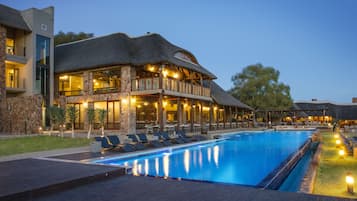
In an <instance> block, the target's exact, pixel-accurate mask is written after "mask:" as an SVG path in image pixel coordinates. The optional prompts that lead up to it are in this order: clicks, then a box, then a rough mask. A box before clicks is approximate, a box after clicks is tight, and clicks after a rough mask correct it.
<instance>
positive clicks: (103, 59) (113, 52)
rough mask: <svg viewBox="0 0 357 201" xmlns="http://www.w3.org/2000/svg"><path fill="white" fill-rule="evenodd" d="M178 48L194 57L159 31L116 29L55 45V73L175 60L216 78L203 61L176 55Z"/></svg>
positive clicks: (174, 62) (181, 64)
mask: <svg viewBox="0 0 357 201" xmlns="http://www.w3.org/2000/svg"><path fill="white" fill-rule="evenodd" d="M178 52H184V53H185V54H187V55H190V56H192V57H193V55H192V54H191V53H190V52H188V51H187V50H185V49H183V48H180V47H178V46H175V45H173V44H171V43H170V42H168V41H167V40H166V39H165V38H163V37H162V36H160V35H159V34H147V35H144V36H141V37H136V38H131V37H129V36H127V35H126V34H123V33H114V34H111V35H107V36H102V37H96V38H91V39H86V40H81V41H76V42H72V43H67V44H63V45H59V46H57V47H56V48H55V73H64V72H73V71H79V70H88V69H95V68H98V67H105V66H113V65H133V66H140V65H144V64H157V63H163V64H165V63H171V64H175V65H177V66H181V67H185V68H187V69H190V70H192V71H195V72H198V73H202V74H203V75H204V76H206V78H209V79H214V78H216V76H215V75H213V74H212V73H211V72H209V71H208V70H206V69H205V68H204V67H202V66H201V65H200V64H198V63H197V64H194V63H192V62H187V61H184V60H181V59H179V58H177V57H175V54H176V53H178ZM193 58H194V57H193Z"/></svg>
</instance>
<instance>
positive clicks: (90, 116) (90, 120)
mask: <svg viewBox="0 0 357 201" xmlns="http://www.w3.org/2000/svg"><path fill="white" fill-rule="evenodd" d="M94 119H95V110H94V109H93V108H88V109H87V120H88V124H89V129H88V135H87V138H88V139H89V138H90V134H91V132H92V124H93V121H94Z"/></svg>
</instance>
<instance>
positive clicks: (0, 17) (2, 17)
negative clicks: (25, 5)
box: [0, 4, 31, 31]
mask: <svg viewBox="0 0 357 201" xmlns="http://www.w3.org/2000/svg"><path fill="white" fill-rule="evenodd" d="M0 24H2V25H5V26H8V27H12V28H17V29H22V30H25V31H31V30H30V28H29V27H28V26H27V24H26V22H25V20H24V18H23V17H22V15H21V12H20V11H18V10H16V9H13V8H10V7H8V6H5V5H3V4H0Z"/></svg>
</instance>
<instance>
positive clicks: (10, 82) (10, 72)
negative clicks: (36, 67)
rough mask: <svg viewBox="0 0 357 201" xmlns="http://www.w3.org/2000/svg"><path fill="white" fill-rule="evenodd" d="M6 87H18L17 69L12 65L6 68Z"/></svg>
mask: <svg viewBox="0 0 357 201" xmlns="http://www.w3.org/2000/svg"><path fill="white" fill-rule="evenodd" d="M5 75H6V87H8V88H19V69H18V68H14V67H9V68H6V70H5Z"/></svg>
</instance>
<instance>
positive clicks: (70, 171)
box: [0, 159, 125, 200]
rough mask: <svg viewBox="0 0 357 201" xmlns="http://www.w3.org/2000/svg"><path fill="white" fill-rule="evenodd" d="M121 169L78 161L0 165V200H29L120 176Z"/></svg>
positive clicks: (23, 161)
mask: <svg viewBox="0 0 357 201" xmlns="http://www.w3.org/2000/svg"><path fill="white" fill-rule="evenodd" d="M124 174H125V171H124V169H122V168H118V167H113V166H104V165H96V164H81V163H78V162H71V163H69V162H61V161H54V160H40V159H22V160H15V161H8V162H2V163H0V200H31V198H32V197H36V196H40V195H44V194H46V193H49V192H52V193H54V192H58V191H60V190H65V189H68V188H70V187H76V186H78V185H83V184H87V183H90V182H98V181H100V180H103V179H107V178H110V177H113V176H120V175H124Z"/></svg>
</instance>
